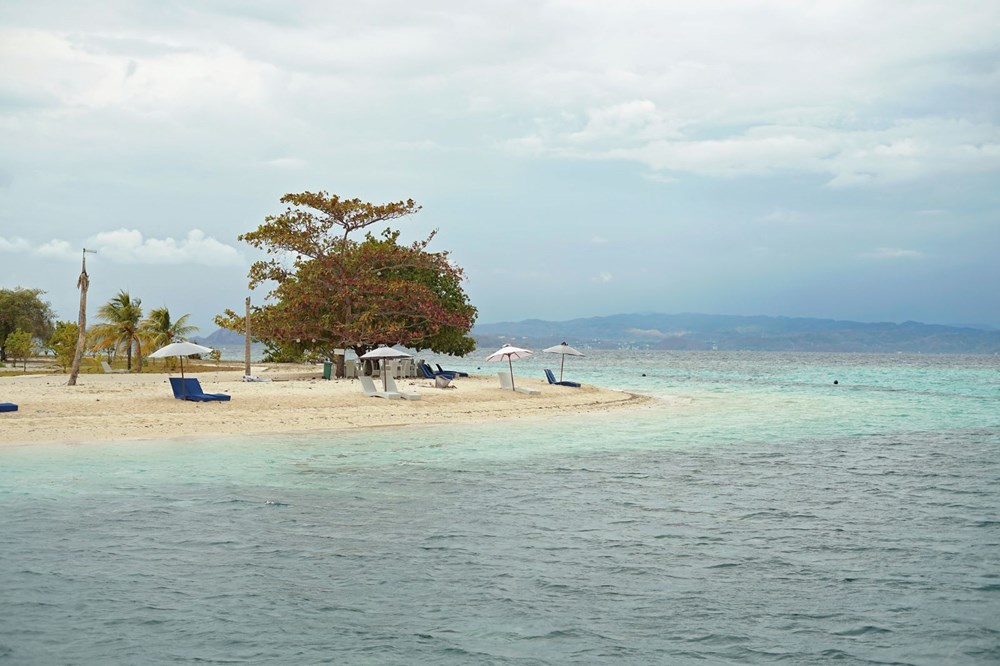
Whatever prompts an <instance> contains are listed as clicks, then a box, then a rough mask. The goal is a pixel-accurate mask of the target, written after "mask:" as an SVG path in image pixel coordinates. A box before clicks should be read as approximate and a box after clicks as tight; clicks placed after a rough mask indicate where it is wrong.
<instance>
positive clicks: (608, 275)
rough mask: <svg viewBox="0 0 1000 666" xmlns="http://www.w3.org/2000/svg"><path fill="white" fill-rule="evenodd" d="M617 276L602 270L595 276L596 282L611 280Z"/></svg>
mask: <svg viewBox="0 0 1000 666" xmlns="http://www.w3.org/2000/svg"><path fill="white" fill-rule="evenodd" d="M614 279H615V276H614V275H612V274H611V273H609V272H607V271H601V272H600V273H598V274H597V275H596V276H595V277H594V282H611V281H612V280H614Z"/></svg>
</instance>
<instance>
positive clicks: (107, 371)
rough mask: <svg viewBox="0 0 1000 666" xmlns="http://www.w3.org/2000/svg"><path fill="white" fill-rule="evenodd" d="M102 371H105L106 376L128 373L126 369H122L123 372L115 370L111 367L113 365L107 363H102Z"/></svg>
mask: <svg viewBox="0 0 1000 666" xmlns="http://www.w3.org/2000/svg"><path fill="white" fill-rule="evenodd" d="M101 369H102V370H104V374H106V375H118V374H121V373H123V372H128V370H126V369H125V368H122V369H121V370H115V369H114V368H112V367H111V364H110V363H108V362H107V361H101Z"/></svg>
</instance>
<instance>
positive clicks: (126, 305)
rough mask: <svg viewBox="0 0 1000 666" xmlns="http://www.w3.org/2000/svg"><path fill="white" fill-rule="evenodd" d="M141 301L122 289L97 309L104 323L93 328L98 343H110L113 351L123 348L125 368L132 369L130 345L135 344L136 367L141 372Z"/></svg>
mask: <svg viewBox="0 0 1000 666" xmlns="http://www.w3.org/2000/svg"><path fill="white" fill-rule="evenodd" d="M141 305H142V301H141V300H139V299H138V298H132V297H131V296H129V294H128V292H127V291H125V290H124V289H122V290H121V291H120V292H118V295H117V296H115V297H114V298H112V299H111V300H110V301H108V302H107V303H105V304H104V305H102V306H101V307H100V308H98V310H97V316H98V318H100V319H103V320H104V321H105V322H106V323H104V324H99V325H98V326H95V327H94V328H95V329H96V330H95V333H96V337H97V338H98V345H99V346H100V345H101V343H105V344H107V343H111V344H112V345H113V346H114V347H115V351H118V350H119V349H121V348H123V347H124V348H125V359H126V366H125V367H126V368H128V369H129V370H131V369H132V346H133V345H135V356H136V364H137V365H136V367H137V369H138V371H139V372H142V343H141V338H140V336H139V321H140V320H141V319H142V307H141Z"/></svg>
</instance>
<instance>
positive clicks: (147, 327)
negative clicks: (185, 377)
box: [139, 307, 198, 367]
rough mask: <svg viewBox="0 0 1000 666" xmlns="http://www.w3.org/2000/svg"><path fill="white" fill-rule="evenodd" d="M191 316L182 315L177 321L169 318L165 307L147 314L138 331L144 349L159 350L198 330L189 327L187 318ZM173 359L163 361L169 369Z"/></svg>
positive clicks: (168, 312)
mask: <svg viewBox="0 0 1000 666" xmlns="http://www.w3.org/2000/svg"><path fill="white" fill-rule="evenodd" d="M190 316H191V315H182V316H181V317H179V318H178V319H177V321H172V320H171V318H170V310H168V309H167V308H166V307H162V308H156V309H154V310H151V311H150V312H149V316H148V317H147V318H146V319H144V320H143V321H142V322H141V323H140V324H139V331H140V333H141V334H142V336H143V339H144V340H145V344H146V349H151V350H152V349H159V348H160V347H162V346H164V345H169V344H170V343H171V342H177V341H179V340H183V339H184V338H186V337H187V336H189V335H191V334H192V333H194V332H195V331H197V330H198V327H197V326H189V325H188V323H187V322H188V318H190ZM174 360H175V359H174V357H171V358H167V359H164V363H166V364H167V365H168V366H169V367H173V362H174Z"/></svg>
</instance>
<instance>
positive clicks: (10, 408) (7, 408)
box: [0, 402, 17, 412]
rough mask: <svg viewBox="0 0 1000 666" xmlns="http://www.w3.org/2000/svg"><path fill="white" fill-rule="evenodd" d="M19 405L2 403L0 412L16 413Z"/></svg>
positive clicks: (0, 403)
mask: <svg viewBox="0 0 1000 666" xmlns="http://www.w3.org/2000/svg"><path fill="white" fill-rule="evenodd" d="M16 411H17V405H15V404H14V403H12V402H0V412H16Z"/></svg>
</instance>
